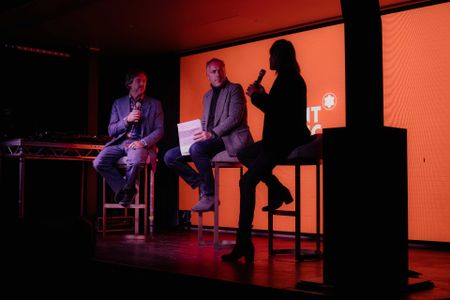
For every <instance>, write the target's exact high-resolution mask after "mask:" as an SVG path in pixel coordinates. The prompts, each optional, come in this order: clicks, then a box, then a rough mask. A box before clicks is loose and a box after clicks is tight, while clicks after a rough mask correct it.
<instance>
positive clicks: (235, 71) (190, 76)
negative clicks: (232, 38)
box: [179, 3, 450, 242]
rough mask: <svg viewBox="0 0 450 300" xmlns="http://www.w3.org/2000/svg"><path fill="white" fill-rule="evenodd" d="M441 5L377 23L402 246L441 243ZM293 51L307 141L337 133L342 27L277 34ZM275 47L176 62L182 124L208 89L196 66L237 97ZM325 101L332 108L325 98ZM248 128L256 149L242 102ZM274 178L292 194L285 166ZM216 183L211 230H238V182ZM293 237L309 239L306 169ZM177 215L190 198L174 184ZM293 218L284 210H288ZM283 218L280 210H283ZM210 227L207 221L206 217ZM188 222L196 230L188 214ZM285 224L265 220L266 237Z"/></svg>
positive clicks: (446, 141)
mask: <svg viewBox="0 0 450 300" xmlns="http://www.w3.org/2000/svg"><path fill="white" fill-rule="evenodd" d="M449 16H450V3H443V4H437V5H432V6H428V7H424V8H417V9H412V10H407V11H402V12H398V13H393V14H388V15H384V16H382V30H383V31H382V32H383V73H384V123H385V126H392V127H400V128H406V129H407V131H408V154H407V155H408V184H409V190H408V209H409V239H411V240H423V241H438V242H450V152H449V151H448V149H450V135H449V133H448V132H449V131H448V128H450V105H447V102H448V95H449V91H448V90H449V88H450V67H449V66H450V35H449V32H450V18H449ZM279 38H286V39H289V40H291V41H292V42H293V43H294V45H295V47H296V51H297V58H298V61H299V63H300V66H301V69H302V74H303V76H304V78H305V80H306V83H307V86H308V108H309V109H308V114H307V116H308V120H309V123H308V125H309V126H310V128H311V129H312V131H313V132H320V131H321V130H322V128H326V127H341V126H345V86H344V85H345V82H344V78H345V66H344V61H345V56H344V27H343V25H333V26H328V27H324V28H319V29H314V30H310V31H304V32H300V33H296V34H291V35H286V36H283V37H279ZM276 39H278V38H274V39H267V40H262V41H258V42H254V43H249V44H244V45H240V46H234V47H229V48H223V49H220V50H215V51H210V52H205V53H201V54H196V55H190V56H186V57H183V58H182V59H181V82H180V85H181V94H180V101H181V112H180V116H181V121H187V120H191V119H195V118H201V109H202V97H203V94H204V93H205V92H206V90H207V89H208V88H209V85H208V81H207V79H206V75H205V62H206V61H207V60H208V59H210V58H212V57H218V58H221V59H223V60H224V61H225V64H226V70H227V74H228V78H229V79H230V80H231V81H234V82H238V83H241V84H242V85H243V87H244V89H245V88H246V87H247V85H248V84H249V83H251V82H253V81H254V80H255V79H256V77H257V75H258V71H259V70H260V69H261V68H265V69H266V70H269V67H268V59H269V54H268V51H269V47H270V46H271V44H272V43H273V41H275V40H276ZM273 80H274V74H273V72H271V71H268V72H267V74H266V76H265V77H264V79H263V81H262V83H263V85H264V86H265V87H266V90H268V89H269V88H270V87H271V84H272V82H273ZM328 93H333V94H334V95H335V96H336V98H335V99H337V101H336V102H335V106H333V109H331V110H328V109H326V107H327V106H326V105H324V102H323V101H324V98H325V97H326V95H328ZM247 107H248V111H249V125H250V129H251V131H252V134H253V137H254V138H255V140H259V139H260V138H261V130H262V117H263V116H262V113H261V112H260V111H259V110H257V109H256V108H254V107H253V106H252V104H251V103H250V102H249V101H248V103H247ZM274 173H275V174H276V175H277V176H278V177H279V178H280V180H281V181H282V182H283V183H284V184H285V185H286V186H287V187H289V188H290V190H291V193H293V192H294V177H293V176H294V174H293V170H292V169H290V168H289V167H277V168H276V169H275V170H274ZM222 174H223V176H221V179H220V187H221V189H220V197H221V199H222V201H221V209H220V222H219V224H220V226H223V227H237V220H238V216H239V192H238V190H239V188H238V180H239V173H238V171H237V170H234V169H224V170H222V172H221V175H222ZM301 187H302V191H301V197H302V216H301V217H302V228H301V230H302V232H310V233H312V232H314V230H315V223H314V222H315V218H314V212H315V207H314V199H315V198H314V197H315V190H314V188H315V181H314V170H313V168H312V167H302V182H301ZM179 199H180V209H182V210H189V209H190V208H191V207H192V205H193V204H195V202H196V201H197V199H198V196H197V194H196V191H193V190H192V189H191V188H190V187H188V186H187V185H186V184H185V183H184V182H183V181H182V180H180V194H179ZM266 202H267V190H266V188H265V186H264V184H260V185H259V186H258V189H257V203H256V211H255V220H254V228H255V229H261V230H266V229H267V215H266V214H265V213H263V212H261V207H262V206H264V205H266ZM290 206H292V207H291V208H292V209H293V204H290ZM288 209H289V207H288ZM205 216H206V217H205V219H206V222H205V223H206V224H207V225H212V222H213V220H212V214H205ZM193 217H194V219H193V223H194V224H195V222H196V219H195V218H196V214H194V216H193ZM291 219H293V218H283V217H278V218H275V219H274V222H275V224H274V225H275V229H276V230H282V231H293V228H294V224H293V220H291Z"/></svg>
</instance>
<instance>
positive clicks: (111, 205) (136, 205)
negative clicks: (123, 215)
mask: <svg viewBox="0 0 450 300" xmlns="http://www.w3.org/2000/svg"><path fill="white" fill-rule="evenodd" d="M104 206H105V208H145V204H143V203H140V204H130V205H128V206H126V207H125V206H123V205H121V204H119V203H105V204H104Z"/></svg>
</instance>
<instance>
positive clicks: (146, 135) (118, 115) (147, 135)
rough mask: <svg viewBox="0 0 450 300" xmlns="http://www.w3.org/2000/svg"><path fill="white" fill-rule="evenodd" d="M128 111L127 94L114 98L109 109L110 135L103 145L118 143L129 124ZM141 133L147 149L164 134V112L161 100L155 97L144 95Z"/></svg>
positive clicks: (151, 147) (153, 146)
mask: <svg viewBox="0 0 450 300" xmlns="http://www.w3.org/2000/svg"><path fill="white" fill-rule="evenodd" d="M129 113H130V99H129V96H128V95H127V96H123V97H121V98H119V99H116V100H115V101H114V103H113V106H112V109H111V118H110V121H109V126H108V133H109V135H110V136H111V137H112V140H111V141H109V142H108V143H107V144H106V145H105V146H108V145H114V144H117V143H120V142H121V141H122V138H123V137H124V136H125V134H126V133H127V130H128V129H129V127H130V126H131V124H129V123H128V122H127V121H126V117H127V116H128V114H129ZM141 123H142V124H141V134H142V137H143V138H142V139H143V140H145V141H146V142H147V145H148V146H147V147H148V148H149V149H154V148H155V146H156V143H157V142H158V141H159V140H160V139H161V138H162V137H163V135H164V113H163V110H162V106H161V102H160V101H159V100H157V99H155V98H151V97H148V96H144V99H143V100H142V108H141Z"/></svg>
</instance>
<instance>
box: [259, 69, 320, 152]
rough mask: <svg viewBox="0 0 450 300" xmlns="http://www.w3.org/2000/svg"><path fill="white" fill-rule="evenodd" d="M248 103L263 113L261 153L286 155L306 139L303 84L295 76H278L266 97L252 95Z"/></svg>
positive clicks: (309, 133)
mask: <svg viewBox="0 0 450 300" xmlns="http://www.w3.org/2000/svg"><path fill="white" fill-rule="evenodd" d="M251 99H252V103H253V104H254V105H255V106H256V107H257V108H259V109H260V110H261V111H263V112H264V126H263V135H262V144H263V147H264V148H265V149H267V150H269V151H271V152H275V153H278V154H280V155H287V154H289V153H290V152H291V151H292V150H293V149H294V148H295V147H297V146H299V145H301V144H303V143H305V142H306V141H307V140H308V139H309V137H310V135H311V132H310V131H309V129H308V127H307V125H306V83H305V81H304V79H303V77H302V76H301V75H300V74H299V73H297V72H287V73H283V74H279V75H278V76H277V78H276V79H275V81H274V83H273V85H272V88H271V89H270V92H269V94H259V93H253V95H252V98H251Z"/></svg>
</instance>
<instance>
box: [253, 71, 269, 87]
mask: <svg viewBox="0 0 450 300" xmlns="http://www.w3.org/2000/svg"><path fill="white" fill-rule="evenodd" d="M264 75H266V70H264V69H261V70H260V71H259V74H258V78H257V79H256V80H255V82H254V83H253V84H254V85H260V84H261V80H262V79H263V77H264Z"/></svg>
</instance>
